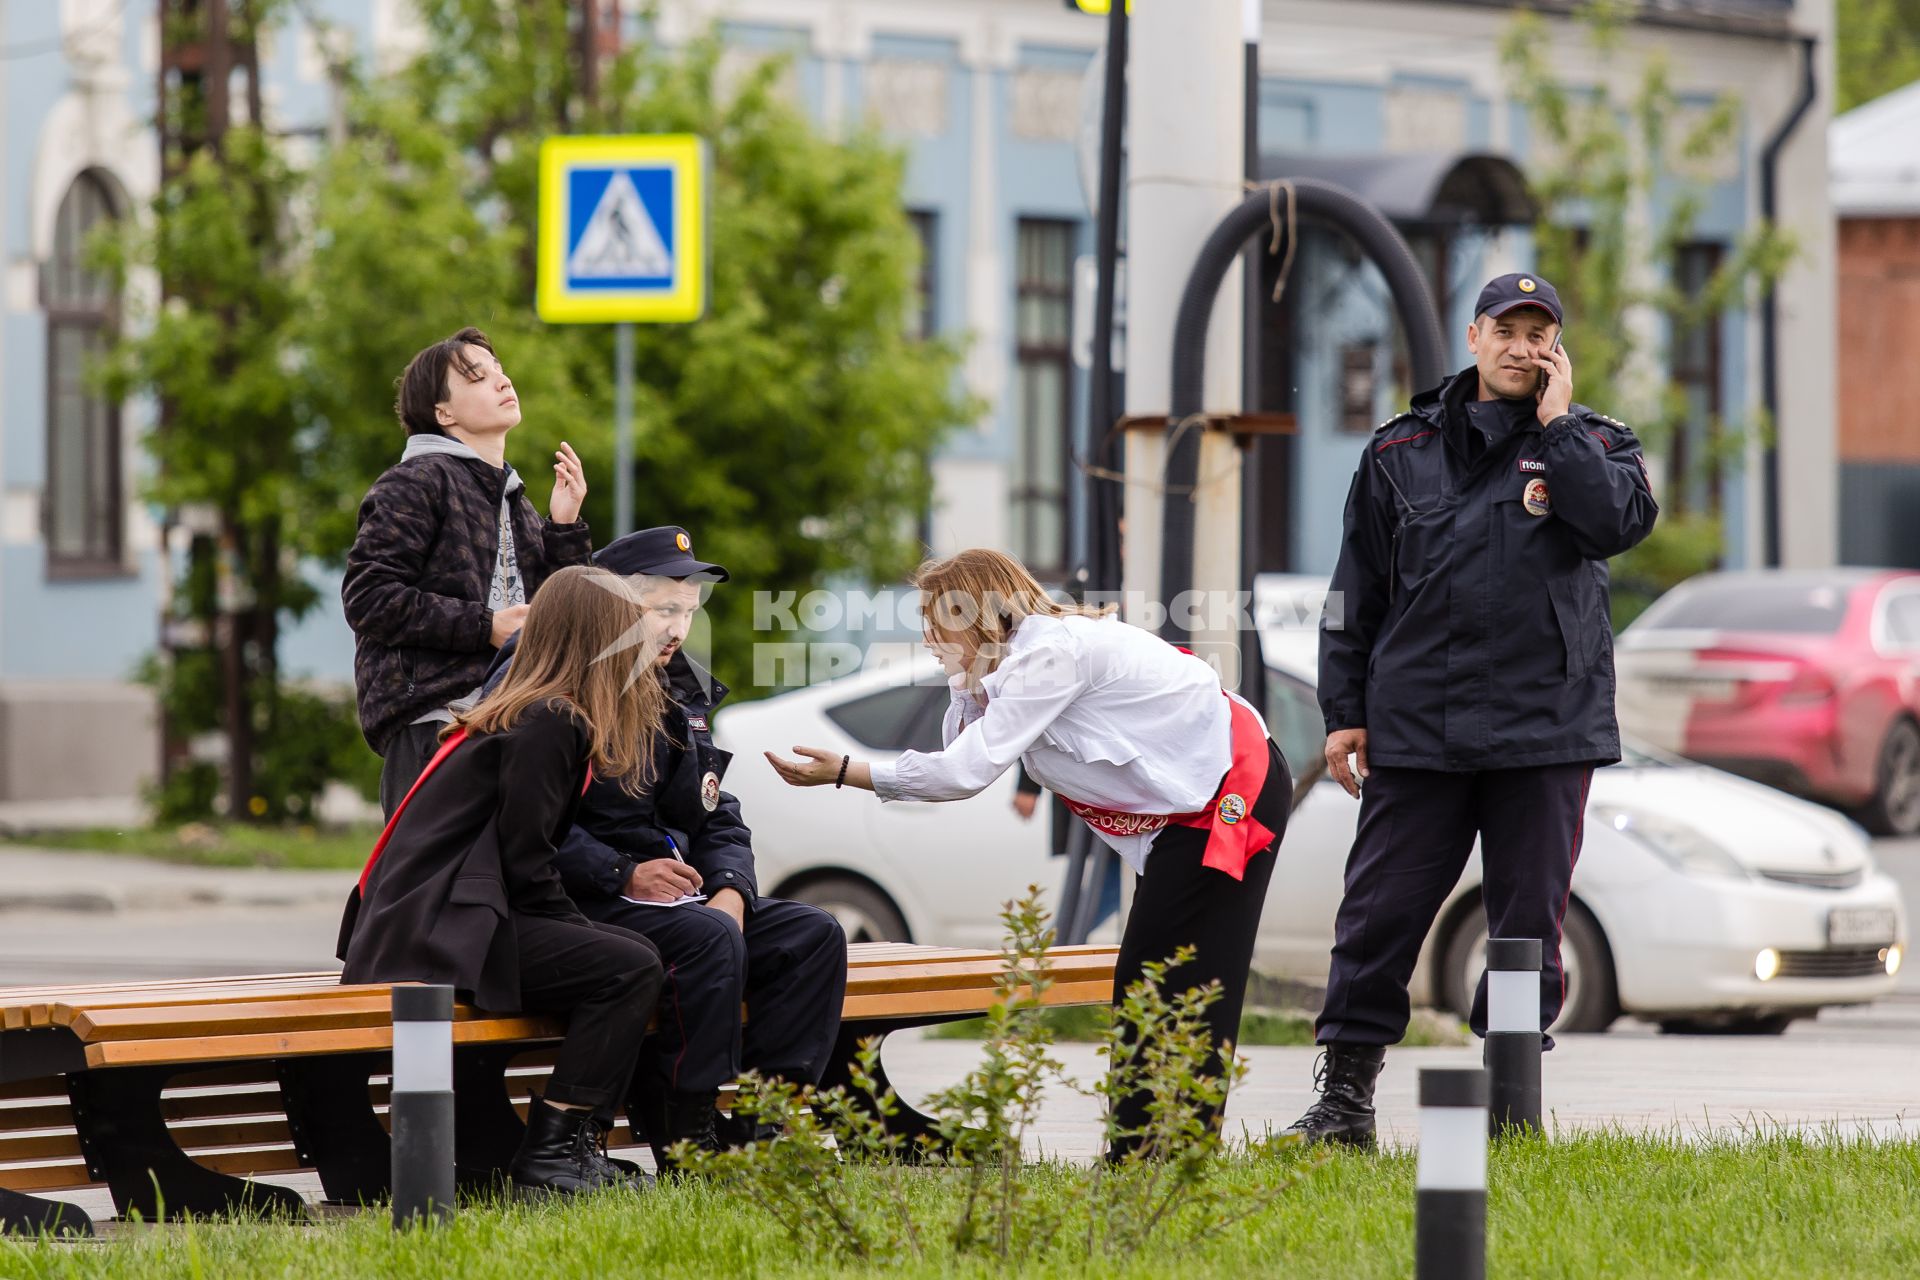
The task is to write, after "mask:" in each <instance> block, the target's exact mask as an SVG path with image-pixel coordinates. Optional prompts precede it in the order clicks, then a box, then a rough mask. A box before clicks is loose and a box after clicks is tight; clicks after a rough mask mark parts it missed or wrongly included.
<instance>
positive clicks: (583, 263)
mask: <svg viewBox="0 0 1920 1280" xmlns="http://www.w3.org/2000/svg"><path fill="white" fill-rule="evenodd" d="M706 169H707V151H706V144H705V143H704V142H703V141H702V140H701V139H699V138H697V137H695V136H694V135H692V134H688V133H657V134H630V135H626V136H622V137H562V138H548V139H547V140H546V141H545V142H544V143H542V144H541V147H540V252H539V284H538V289H537V291H536V298H535V303H536V307H537V309H538V311H539V313H540V318H541V319H542V320H544V321H546V322H547V323H549V324H611V323H615V322H619V321H642V322H645V321H652V322H655V323H667V324H671V323H675V322H682V321H688V320H698V319H699V318H700V316H701V314H702V313H703V312H704V311H705V310H706V307H707V243H706V241H707V234H706V233H707V227H706V192H705V181H704V180H705V178H706Z"/></svg>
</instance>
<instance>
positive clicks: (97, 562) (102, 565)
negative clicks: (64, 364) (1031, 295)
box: [40, 168, 134, 581]
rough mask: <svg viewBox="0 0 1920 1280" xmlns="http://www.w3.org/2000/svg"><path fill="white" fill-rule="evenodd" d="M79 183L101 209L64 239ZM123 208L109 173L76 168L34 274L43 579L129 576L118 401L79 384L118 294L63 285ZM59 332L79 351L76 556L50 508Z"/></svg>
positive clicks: (56, 469)
mask: <svg viewBox="0 0 1920 1280" xmlns="http://www.w3.org/2000/svg"><path fill="white" fill-rule="evenodd" d="M83 185H84V186H91V187H92V188H93V193H94V195H95V196H97V198H98V200H99V204H100V207H101V209H102V210H103V212H102V213H101V214H100V216H99V217H97V218H95V219H94V220H93V221H91V222H89V223H88V224H87V225H85V226H83V227H80V228H79V229H78V234H77V235H76V236H75V237H73V238H72V239H71V240H69V239H68V238H67V237H66V235H65V228H64V226H63V224H64V221H65V219H64V217H63V215H64V214H65V213H66V210H67V207H68V202H69V201H71V200H74V199H76V198H77V197H78V196H79V194H80V192H81V189H82V187H83ZM124 206H125V202H124V200H123V199H122V198H121V196H120V192H119V188H118V185H117V184H116V183H115V182H114V181H113V179H112V178H111V176H109V175H108V174H106V173H105V172H103V171H101V170H99V169H95V168H90V169H83V170H82V171H81V172H80V173H78V174H76V175H75V176H74V178H73V181H72V182H70V183H68V185H67V189H66V191H65V192H64V193H63V194H62V195H61V197H60V206H59V209H58V211H57V212H56V214H55V219H56V222H55V232H54V244H53V249H52V253H51V256H50V257H49V258H48V260H47V261H46V263H45V264H44V265H43V266H42V269H41V273H40V305H41V312H42V314H43V316H44V318H45V321H46V353H45V363H44V372H45V378H46V382H45V408H44V419H43V423H42V439H43V443H44V446H45V450H46V452H45V467H44V472H45V475H44V480H43V483H42V486H41V491H40V492H41V499H40V536H41V540H42V542H43V543H44V544H45V547H46V575H47V578H48V580H49V581H76V580H78V581H86V580H97V579H102V578H126V577H132V576H134V571H133V570H132V569H131V568H130V567H129V565H128V564H127V539H126V533H127V530H126V467H125V459H124V457H123V450H124V445H125V435H124V423H123V418H122V411H121V405H120V403H119V402H118V401H115V400H108V399H105V398H103V397H100V396H96V395H95V394H93V393H92V391H91V390H89V389H88V388H87V387H86V386H85V384H84V378H85V376H86V369H85V363H84V361H85V355H84V351H85V349H86V348H89V347H91V346H93V345H94V344H95V343H96V342H105V343H109V344H110V343H111V342H112V341H113V339H114V338H115V337H116V336H117V335H118V332H119V328H120V319H121V315H120V298H119V296H118V295H117V294H110V295H109V296H107V297H105V298H104V299H103V300H102V301H100V302H98V303H97V304H90V303H89V301H88V300H87V299H86V298H85V297H82V296H79V295H80V294H81V293H83V292H84V291H83V290H79V291H69V290H68V289H67V288H66V286H67V285H68V283H69V282H70V281H72V280H76V279H78V280H84V279H85V277H86V276H87V275H88V274H89V273H88V272H87V271H86V268H85V265H84V254H85V250H86V245H85V241H86V238H87V237H88V236H89V235H91V234H92V232H93V231H94V229H95V228H97V227H98V226H100V225H101V224H102V223H103V222H107V221H115V222H117V221H119V220H121V219H122V218H123V217H124V216H125V208H124ZM69 255H70V256H69ZM62 335H72V336H73V337H75V338H76V339H77V340H78V341H79V343H80V346H81V348H82V350H83V356H82V361H83V363H82V367H81V370H80V376H81V378H82V379H83V383H82V387H81V395H80V403H81V405H82V407H83V409H82V412H83V421H82V422H81V423H80V424H79V425H78V427H77V429H78V430H80V431H82V432H83V433H84V439H83V443H84V445H85V447H86V461H85V463H83V470H84V471H85V474H84V475H83V477H82V479H81V487H82V489H83V490H84V491H85V492H86V493H87V495H88V496H87V497H86V499H85V501H86V502H87V504H88V510H87V514H86V531H85V536H84V541H85V542H86V544H87V545H86V546H85V548H84V549H82V550H80V551H67V550H64V549H63V548H61V547H60V545H59V544H58V542H57V539H56V535H55V526H54V522H55V519H56V517H55V508H56V506H57V505H58V500H59V498H60V493H61V487H62V485H63V483H65V479H66V478H65V477H64V475H63V473H62V471H61V462H60V456H61V450H60V447H59V446H60V440H61V437H62V434H63V430H65V429H74V427H75V424H73V423H70V422H63V421H62V419H61V417H60V401H61V397H60V394H59V386H60V372H61V371H60V368H59V354H60V350H61V347H62V342H61V340H60V339H61V337H62ZM96 408H97V409H98V410H99V412H100V413H101V414H102V418H103V421H102V423H101V429H100V431H99V433H98V434H99V438H98V440H95V439H94V430H93V424H92V421H91V414H92V412H93V411H94V410H95V409H96ZM96 445H98V447H99V450H100V451H101V452H103V453H104V454H105V455H106V456H105V459H104V468H105V473H106V486H105V488H106V492H105V493H104V494H103V495H101V497H100V501H101V504H102V505H101V507H100V508H98V509H96V508H94V506H93V495H92V470H93V468H94V467H96V466H100V465H101V463H102V460H101V459H100V458H98V457H96V456H95V454H94V452H93V449H94V447H95V446H96Z"/></svg>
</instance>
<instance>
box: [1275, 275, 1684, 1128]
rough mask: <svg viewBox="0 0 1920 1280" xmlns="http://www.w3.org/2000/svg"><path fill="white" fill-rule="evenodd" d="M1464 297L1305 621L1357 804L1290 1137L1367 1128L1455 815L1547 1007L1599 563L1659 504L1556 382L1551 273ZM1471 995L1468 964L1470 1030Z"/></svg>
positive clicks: (1573, 814)
mask: <svg viewBox="0 0 1920 1280" xmlns="http://www.w3.org/2000/svg"><path fill="white" fill-rule="evenodd" d="M1474 311H1475V319H1474V321H1473V323H1472V324H1471V325H1470V326H1469V327H1468V329H1467V347H1468V349H1469V350H1470V351H1471V352H1472V353H1473V357H1474V367H1472V368H1470V369H1467V370H1464V371H1463V372H1461V373H1458V374H1456V375H1454V376H1453V377H1452V378H1449V379H1448V380H1447V381H1446V382H1445V383H1443V384H1442V385H1441V386H1439V387H1437V388H1435V389H1434V390H1431V391H1428V392H1425V393H1423V394H1421V395H1419V396H1416V397H1415V398H1414V400H1413V404H1412V406H1411V410H1410V412H1408V413H1405V414H1403V415H1401V416H1400V417H1398V418H1395V419H1393V420H1392V421H1390V422H1388V423H1386V424H1385V425H1383V426H1382V427H1381V428H1380V429H1379V430H1378V431H1376V432H1375V433H1374V435H1373V438H1372V439H1371V440H1369V441H1368V442H1367V446H1366V449H1365V451H1364V452H1363V453H1362V455H1361V458H1360V465H1359V469H1358V470H1357V471H1356V472H1355V474H1354V478H1353V487H1352V489H1351V490H1350V491H1349V492H1348V495H1347V508H1346V519H1345V529H1344V532H1343V535H1342V541H1341V544H1340V555H1339V561H1338V564H1337V566H1336V568H1335V569H1334V575H1333V581H1332V584H1331V590H1330V594H1329V597H1328V611H1327V614H1326V617H1325V618H1324V619H1323V621H1322V627H1321V633H1320V706H1321V710H1322V712H1324V714H1325V716H1326V724H1327V745H1326V756H1327V763H1328V767H1329V769H1330V771H1331V773H1332V776H1333V777H1334V779H1335V780H1336V781H1338V782H1339V783H1340V784H1341V785H1342V786H1343V787H1345V788H1346V790H1347V792H1348V793H1349V794H1351V795H1355V796H1358V797H1359V798H1360V822H1359V827H1358V830H1357V832H1356V834H1355V836H1354V842H1353V849H1352V852H1351V853H1350V854H1349V856H1348V860H1347V868H1346V885H1345V896H1344V897H1343V899H1342V901H1341V904H1340V913H1339V917H1338V919H1337V921H1336V923H1335V930H1334V933H1335V940H1334V946H1333V963H1332V968H1331V972H1330V974H1329V977H1328V981H1327V997H1326V1004H1325V1007H1324V1008H1322V1010H1321V1013H1320V1018H1319V1022H1318V1025H1317V1028H1316V1036H1315V1038H1316V1039H1317V1040H1318V1041H1319V1043H1320V1044H1321V1045H1322V1046H1323V1047H1324V1049H1325V1051H1326V1052H1325V1057H1324V1058H1323V1060H1322V1073H1321V1076H1320V1083H1321V1096H1320V1098H1319V1100H1318V1101H1317V1102H1315V1103H1314V1104H1313V1106H1312V1107H1310V1108H1309V1109H1308V1110H1307V1113H1306V1114H1305V1115H1304V1116H1302V1117H1301V1118H1300V1119H1299V1121H1297V1122H1296V1123H1295V1124H1294V1126H1293V1128H1292V1130H1291V1131H1292V1132H1295V1133H1300V1134H1303V1135H1304V1136H1305V1137H1307V1138H1308V1139H1309V1140H1311V1141H1337V1142H1343V1143H1350V1144H1355V1145H1365V1144H1370V1143H1371V1142H1372V1141H1373V1136H1374V1114H1373V1090H1374V1083H1375V1081H1376V1079H1377V1078H1378V1076H1379V1073H1380V1068H1381V1064H1382V1062H1383V1061H1384V1058H1385V1054H1386V1046H1387V1045H1390V1044H1394V1043H1397V1042H1398V1041H1399V1040H1400V1038H1401V1037H1402V1036H1403V1035H1404V1034H1405V1032H1406V1027H1407V1016H1408V1008H1407V984H1408V982H1409V980H1410V979H1411V978H1412V976H1413V969H1414V963H1415V961H1416V960H1417V959H1418V958H1419V954H1420V947H1421V943H1422V942H1423V940H1424V939H1425V938H1426V936H1427V931H1428V930H1429V929H1430V928H1432V926H1433V921H1434V917H1435V915H1436V914H1437V913H1438V912H1439V909H1440V906H1441V904H1442V903H1443V902H1444V901H1445V899H1446V896H1447V894H1448V893H1449V892H1451V890H1452V889H1453V887H1454V885H1455V884H1457V883H1458V882H1459V879H1460V873H1461V871H1462V870H1463V869H1464V867H1465V865H1466V861H1467V857H1468V855H1469V854H1470V853H1471V852H1472V849H1473V842H1474V838H1475V836H1476V835H1477V836H1478V837H1479V838H1480V841H1481V856H1482V863H1483V867H1484V876H1485V879H1484V883H1483V886H1482V895H1483V897H1484V899H1485V903H1486V912H1487V922H1488V926H1489V929H1490V932H1491V936H1493V937H1499V938H1538V939H1540V941H1541V950H1542V955H1543V964H1542V966H1541V973H1540V979H1541V982H1540V1028H1541V1030H1542V1031H1543V1032H1544V1031H1545V1030H1546V1029H1547V1028H1548V1027H1549V1026H1550V1025H1551V1024H1552V1023H1553V1021H1554V1019H1555V1018H1556V1017H1558V1016H1559V1013H1560V1006H1561V1001H1562V999H1563V997H1564V994H1565V991H1564V984H1563V981H1562V976H1561V975H1562V970H1561V965H1560V931H1561V922H1562V919H1563V917H1564V915H1565V913H1566V909H1567V899H1568V892H1569V884H1570V882H1571V880H1572V876H1573V866H1574V862H1575V860H1576V859H1577V858H1578V857H1579V855H1580V836H1581V820H1582V817H1583V816H1584V813H1585V809H1586V797H1587V785H1588V783H1589V781H1590V780H1591V778H1592V776H1593V769H1594V766H1596V765H1600V764H1610V763H1612V762H1613V761H1616V760H1618V759H1619V758H1620V733H1619V729H1618V727H1617V725H1616V724H1615V721H1614V709H1613V691H1614V681H1613V631H1612V626H1611V623H1610V620H1609V614H1610V610H1609V606H1608V589H1607V566H1606V561H1607V558H1608V557H1609V556H1616V555H1619V554H1620V553H1621V552H1623V551H1625V550H1627V549H1628V548H1629V547H1632V546H1633V545H1634V544H1635V543H1637V542H1639V541H1640V540H1641V539H1642V538H1644V537H1646V536H1647V534H1648V532H1649V531H1651V530H1652V528H1653V523H1654V519H1655V517H1656V516H1657V515H1658V508H1657V506H1656V504H1655V502H1654V498H1653V492H1652V488H1651V485H1650V484H1649V483H1648V479H1647V470H1646V464H1645V462H1644V461H1643V459H1642V457H1641V453H1640V444H1639V442H1638V441H1637V440H1636V439H1635V438H1634V435H1633V432H1631V431H1629V430H1628V429H1627V428H1626V427H1624V426H1622V425H1621V424H1620V423H1618V422H1615V421H1614V420H1613V419H1611V418H1609V417H1606V416H1605V415H1603V414H1600V413H1596V412H1594V411H1593V410H1592V409H1589V408H1587V407H1586V406H1585V405H1579V404H1574V403H1572V400H1571V389H1572V382H1573V366H1572V364H1571V362H1570V361H1569V360H1568V358H1567V354H1566V352H1564V351H1562V350H1561V349H1560V347H1559V337H1560V329H1561V325H1562V323H1563V315H1562V312H1561V308H1560V298H1559V295H1558V294H1557V293H1556V292H1555V291H1554V288H1553V286H1552V285H1550V284H1548V283H1547V282H1546V281H1545V280H1543V279H1541V278H1540V277H1539V276H1535V275H1504V276H1501V277H1499V278H1498V279H1495V280H1493V281H1492V282H1490V283H1489V284H1488V285H1487V286H1486V288H1485V289H1484V290H1482V291H1481V294H1480V298H1479V302H1478V304H1477V305H1476V307H1475V309H1474ZM1336 602H1338V603H1339V604H1340V606H1341V607H1342V611H1343V612H1342V613H1341V614H1337V613H1336V612H1335V608H1334V606H1335V603H1336ZM1349 757H1352V758H1353V761H1354V767H1353V768H1351V769H1350V768H1349V765H1348V758H1349ZM1362 782H1364V783H1365V786H1364V789H1363V788H1362V785H1361V784H1362ZM1486 999H1487V997H1486V979H1485V977H1484V976H1483V977H1482V978H1481V981H1480V987H1479V990H1478V991H1477V992H1476V993H1475V996H1474V1001H1473V1011H1472V1016H1471V1019H1470V1023H1471V1025H1472V1027H1473V1030H1474V1032H1475V1034H1479V1035H1484V1034H1485V1032H1486ZM1546 1044H1547V1046H1548V1047H1551V1046H1552V1040H1551V1038H1549V1039H1548V1040H1547V1041H1546Z"/></svg>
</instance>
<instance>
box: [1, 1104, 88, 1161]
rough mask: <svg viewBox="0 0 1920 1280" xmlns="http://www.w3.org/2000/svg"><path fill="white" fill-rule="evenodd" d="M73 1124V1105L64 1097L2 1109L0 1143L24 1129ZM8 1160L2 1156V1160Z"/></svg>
mask: <svg viewBox="0 0 1920 1280" xmlns="http://www.w3.org/2000/svg"><path fill="white" fill-rule="evenodd" d="M72 1123H73V1104H72V1103H70V1102H68V1101H67V1099H66V1098H65V1097H64V1096H63V1097H61V1098H60V1099H59V1100H57V1101H48V1102H36V1103H34V1104H33V1105H31V1106H25V1107H0V1143H4V1142H5V1141H6V1140H7V1135H8V1134H9V1133H18V1132H19V1131H20V1130H22V1129H50V1128H53V1127H55V1126H58V1125H70V1124H72ZM4 1159H6V1157H5V1156H0V1160H4Z"/></svg>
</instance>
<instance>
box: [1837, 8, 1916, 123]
mask: <svg viewBox="0 0 1920 1280" xmlns="http://www.w3.org/2000/svg"><path fill="white" fill-rule="evenodd" d="M1833 25H1834V37H1835V39H1834V45H1835V49H1834V61H1835V64H1836V66H1837V68H1838V73H1839V82H1840V83H1839V87H1838V90H1837V92H1836V93H1835V94H1834V99H1835V100H1834V110H1835V111H1851V110H1853V109H1854V108H1855V107H1857V106H1859V105H1860V104H1861V103H1863V102H1872V101H1873V100H1874V99H1875V98H1878V97H1880V96H1881V95H1882V94H1888V93H1892V92H1893V91H1894V90H1895V89H1899V88H1902V87H1903V86H1906V85H1910V84H1912V83H1913V82H1914V81H1916V80H1920V0H1839V2H1838V4H1836V5H1835V6H1834V14H1833Z"/></svg>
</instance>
